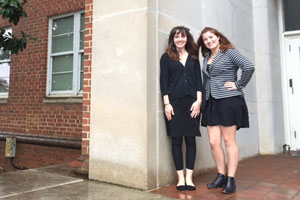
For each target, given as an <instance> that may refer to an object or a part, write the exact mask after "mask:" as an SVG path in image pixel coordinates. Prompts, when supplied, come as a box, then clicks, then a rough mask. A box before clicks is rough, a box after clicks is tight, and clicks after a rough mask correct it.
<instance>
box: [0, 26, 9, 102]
mask: <svg viewBox="0 0 300 200" xmlns="http://www.w3.org/2000/svg"><path fill="white" fill-rule="evenodd" d="M4 29H5V30H11V33H12V27H6V28H4ZM3 63H9V71H10V67H11V65H10V63H11V53H10V57H9V59H6V60H0V64H3ZM9 78H10V73H9ZM8 84H9V83H8ZM8 93H9V92H0V98H8Z"/></svg>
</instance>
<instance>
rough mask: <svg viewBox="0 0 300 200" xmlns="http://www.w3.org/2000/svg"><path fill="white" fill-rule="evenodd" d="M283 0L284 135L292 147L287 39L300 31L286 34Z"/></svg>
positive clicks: (281, 39)
mask: <svg viewBox="0 0 300 200" xmlns="http://www.w3.org/2000/svg"><path fill="white" fill-rule="evenodd" d="M282 1H283V0H277V2H278V21H279V32H280V40H279V42H280V58H281V59H280V60H281V84H282V95H283V98H282V99H283V115H284V134H285V144H287V145H289V146H290V147H292V141H291V126H290V123H289V122H290V115H289V97H288V92H289V87H288V72H287V68H288V65H287V63H286V62H287V60H286V48H288V47H287V38H292V37H299V36H300V30H297V31H286V32H284V19H283V17H284V15H283V4H282Z"/></svg>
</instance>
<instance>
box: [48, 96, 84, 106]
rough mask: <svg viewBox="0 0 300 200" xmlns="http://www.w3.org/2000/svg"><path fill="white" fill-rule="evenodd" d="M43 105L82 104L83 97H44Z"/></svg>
mask: <svg viewBox="0 0 300 200" xmlns="http://www.w3.org/2000/svg"><path fill="white" fill-rule="evenodd" d="M43 103H46V104H47V103H82V96H79V97H44V99H43Z"/></svg>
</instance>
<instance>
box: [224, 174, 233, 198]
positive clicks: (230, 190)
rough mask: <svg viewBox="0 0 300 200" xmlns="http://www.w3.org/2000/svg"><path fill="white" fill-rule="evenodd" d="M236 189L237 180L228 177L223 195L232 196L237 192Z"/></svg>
mask: <svg viewBox="0 0 300 200" xmlns="http://www.w3.org/2000/svg"><path fill="white" fill-rule="evenodd" d="M235 188H236V184H235V180H234V178H233V177H231V176H227V180H226V183H225V185H224V188H223V191H222V193H223V194H231V193H234V192H235Z"/></svg>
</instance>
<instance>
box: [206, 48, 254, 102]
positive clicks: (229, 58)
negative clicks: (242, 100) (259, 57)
mask: <svg viewBox="0 0 300 200" xmlns="http://www.w3.org/2000/svg"><path fill="white" fill-rule="evenodd" d="M209 58H210V55H208V56H206V57H205V58H204V61H203V68H202V73H203V86H204V87H203V93H202V94H203V100H208V98H209V96H210V95H211V96H212V97H213V98H215V99H221V98H227V97H233V96H239V95H242V96H243V95H244V93H243V91H242V89H243V88H244V87H245V86H246V85H247V83H248V82H249V81H250V79H251V77H252V74H253V72H254V65H253V64H252V63H251V62H250V61H249V60H248V59H247V58H246V57H244V56H243V55H241V54H240V53H239V51H238V50H236V49H228V50H227V51H225V52H222V51H219V53H218V54H217V55H216V57H215V58H214V60H213V62H212V63H211V64H210V66H209V71H208V70H207V62H208V59H209ZM239 69H241V70H242V74H241V77H240V79H238V76H237V72H238V70H239ZM227 81H230V82H235V84H236V86H237V88H238V89H237V90H228V89H227V88H225V86H224V83H225V82H227Z"/></svg>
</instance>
